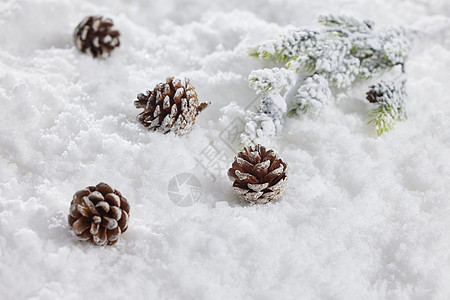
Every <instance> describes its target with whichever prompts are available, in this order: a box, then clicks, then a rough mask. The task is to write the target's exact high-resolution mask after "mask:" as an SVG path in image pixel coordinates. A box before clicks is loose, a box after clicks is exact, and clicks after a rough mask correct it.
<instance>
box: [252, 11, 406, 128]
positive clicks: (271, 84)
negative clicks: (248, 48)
mask: <svg viewBox="0 0 450 300" xmlns="http://www.w3.org/2000/svg"><path fill="white" fill-rule="evenodd" d="M319 23H321V24H322V25H324V28H322V29H320V30H313V29H309V28H299V29H296V30H290V31H289V32H287V33H285V34H283V35H281V36H280V37H279V38H278V39H273V40H270V41H268V42H266V43H263V44H262V45H260V46H259V47H257V48H256V50H255V51H254V52H253V53H252V55H254V56H257V57H259V58H262V59H272V60H274V61H275V62H276V63H280V62H282V63H283V67H281V68H280V67H275V68H273V69H264V70H256V71H253V72H252V73H251V75H250V76H249V82H250V86H251V87H252V88H254V89H255V90H257V91H258V92H259V93H263V94H264V95H266V96H267V97H266V103H270V101H272V99H273V97H270V96H271V95H272V94H276V95H277V97H279V96H281V97H283V100H284V103H288V104H289V105H288V106H287V111H289V116H296V115H300V114H302V113H307V112H308V111H314V112H317V111H319V110H320V109H321V108H322V107H324V106H325V104H326V103H327V102H328V101H329V99H330V98H331V94H332V93H331V90H332V89H333V88H337V89H341V90H342V89H344V88H347V87H349V86H350V85H351V84H352V83H353V82H354V81H355V80H357V79H370V78H374V77H379V76H380V75H382V74H383V73H384V72H386V71H388V70H390V69H392V68H393V67H395V66H398V65H401V66H402V71H403V70H404V68H403V67H404V65H405V62H406V59H407V57H408V53H409V51H410V48H411V34H410V32H409V31H406V30H404V29H402V28H390V29H380V30H375V28H374V23H373V22H372V21H359V20H357V19H355V18H352V17H348V16H342V15H339V16H334V15H327V16H320V17H319ZM295 73H297V76H294V74H295ZM299 85H300V87H299ZM294 87H295V88H297V89H298V90H297V93H295V91H294V90H293V88H294ZM389 87H392V88H393V90H391V89H387V90H390V91H391V93H394V94H395V95H398V97H400V96H401V95H404V84H403V85H402V86H401V87H400V86H398V85H394V86H389ZM399 88H401V90H399V91H396V89H399ZM288 97H290V98H292V99H287V98H288ZM394 98H395V99H397V96H395V97H394ZM394 98H393V99H394ZM400 98H401V99H402V102H401V107H402V110H401V111H400V110H399V109H400V108H399V106H395V105H394V104H393V103H392V101H391V102H389V101H388V102H383V101H382V103H383V104H380V106H379V111H378V112H374V111H372V112H371V115H373V114H374V113H375V116H376V118H375V119H376V120H375V121H373V123H375V125H376V127H377V132H378V133H379V134H380V133H383V132H386V131H387V130H386V128H387V129H390V128H392V126H393V124H394V122H393V121H392V122H391V121H389V120H388V115H392V114H393V115H394V117H393V118H392V120H394V121H398V120H402V119H404V118H403V117H402V116H403V114H402V113H401V112H404V108H403V106H404V103H403V101H404V96H401V97H400ZM392 105H394V106H392ZM391 106H392V107H394V108H391ZM262 107H263V106H261V109H262ZM268 107H273V108H275V107H276V105H269V106H267V105H266V106H265V112H264V113H263V112H262V111H260V115H264V116H260V115H259V116H258V117H255V116H253V117H252V118H253V119H258V120H259V121H260V122H259V123H260V124H262V123H261V122H262V121H261V120H264V122H267V119H266V117H269V115H270V116H273V115H276V114H275V113H271V112H270V111H269V110H268ZM311 108H313V109H311ZM285 111H286V110H285ZM268 112H269V113H268ZM397 113H398V114H397ZM252 118H250V119H252ZM269 118H270V117H269ZM377 120H379V121H377ZM381 122H385V123H383V124H387V125H386V126H382V125H383V124H382V123H381ZM273 123H274V124H275V121H273ZM276 123H277V124H282V123H283V122H282V121H280V120H277V121H276ZM252 124H253V123H252ZM264 124H266V123H264ZM250 127H251V128H253V127H254V128H257V127H255V126H253V127H252V126H250ZM260 127H261V126H260ZM265 127H266V128H268V125H267V124H266V125H265ZM261 128H262V127H261ZM261 128H259V129H261ZM271 128H272V127H271ZM273 128H276V130H275V133H276V131H277V130H278V131H279V130H280V127H279V126H273ZM380 128H383V130H381V131H380ZM255 130H257V129H255ZM275 133H274V132H273V131H271V133H270V134H275Z"/></svg>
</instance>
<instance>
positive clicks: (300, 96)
mask: <svg viewBox="0 0 450 300" xmlns="http://www.w3.org/2000/svg"><path fill="white" fill-rule="evenodd" d="M330 99H331V90H330V88H329V86H328V81H327V80H326V79H325V78H324V77H322V76H320V75H317V74H315V75H313V76H311V77H308V78H307V79H306V80H305V81H304V83H303V85H302V86H300V88H299V89H298V91H297V94H296V95H295V96H294V99H293V103H292V105H291V107H292V108H291V109H290V110H289V116H296V115H297V116H298V115H301V114H303V113H305V112H307V111H313V112H317V111H319V110H320V109H321V108H322V106H324V105H326V104H327V103H328V102H329V101H330Z"/></svg>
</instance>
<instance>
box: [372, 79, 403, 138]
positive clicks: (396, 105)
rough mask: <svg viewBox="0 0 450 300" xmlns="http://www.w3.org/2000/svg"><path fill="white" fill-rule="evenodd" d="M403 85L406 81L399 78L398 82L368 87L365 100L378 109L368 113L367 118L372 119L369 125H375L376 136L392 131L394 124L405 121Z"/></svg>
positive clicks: (383, 82) (384, 82)
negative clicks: (375, 105)
mask: <svg viewBox="0 0 450 300" xmlns="http://www.w3.org/2000/svg"><path fill="white" fill-rule="evenodd" d="M405 84H406V81H405V80H404V79H403V78H401V79H400V80H398V81H380V82H379V83H377V84H375V85H372V86H370V89H369V91H368V92H367V100H368V101H369V102H371V103H374V104H377V105H378V107H376V108H374V109H372V110H371V111H370V113H369V117H372V119H371V120H370V121H369V124H371V123H373V124H375V129H376V131H377V134H378V136H380V135H382V134H383V133H384V132H388V131H390V130H392V129H393V128H394V125H395V123H396V122H398V121H403V120H406V118H407V116H406V111H405V108H404V100H405V98H406V92H405Z"/></svg>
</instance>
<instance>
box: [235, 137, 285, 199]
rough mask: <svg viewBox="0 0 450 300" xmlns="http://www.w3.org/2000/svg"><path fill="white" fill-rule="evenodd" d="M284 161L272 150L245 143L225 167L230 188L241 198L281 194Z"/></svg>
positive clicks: (283, 180)
mask: <svg viewBox="0 0 450 300" xmlns="http://www.w3.org/2000/svg"><path fill="white" fill-rule="evenodd" d="M286 172H287V165H286V164H285V163H284V162H283V161H282V160H281V158H280V157H279V156H278V154H276V153H275V151H273V150H266V148H265V147H263V146H261V145H257V146H256V147H254V148H252V147H245V148H244V150H243V151H242V152H239V153H238V155H237V156H236V157H235V158H234V162H233V165H232V166H231V168H230V169H229V170H228V177H229V178H230V180H231V181H234V182H233V189H234V191H235V192H236V193H237V194H239V195H241V197H242V198H244V200H246V201H248V202H253V203H267V202H269V201H272V200H277V199H279V198H280V197H281V196H282V193H283V189H284V186H285V183H286V180H287V175H286Z"/></svg>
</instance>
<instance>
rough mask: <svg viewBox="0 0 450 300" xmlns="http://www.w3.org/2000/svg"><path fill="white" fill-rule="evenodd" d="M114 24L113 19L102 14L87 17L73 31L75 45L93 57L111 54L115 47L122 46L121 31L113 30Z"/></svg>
mask: <svg viewBox="0 0 450 300" xmlns="http://www.w3.org/2000/svg"><path fill="white" fill-rule="evenodd" d="M113 26H114V24H113V21H112V20H111V19H107V18H105V19H103V17H102V16H89V17H86V18H85V19H84V20H83V21H81V23H80V24H78V26H77V28H75V31H74V33H73V40H74V42H75V46H76V47H77V48H78V50H80V51H81V52H85V53H88V54H89V55H91V56H93V57H97V56H100V57H103V58H105V57H107V56H109V55H110V52H111V51H112V50H113V49H114V48H115V47H119V46H120V41H119V35H120V33H119V31H117V30H113V29H112V27H113Z"/></svg>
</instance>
